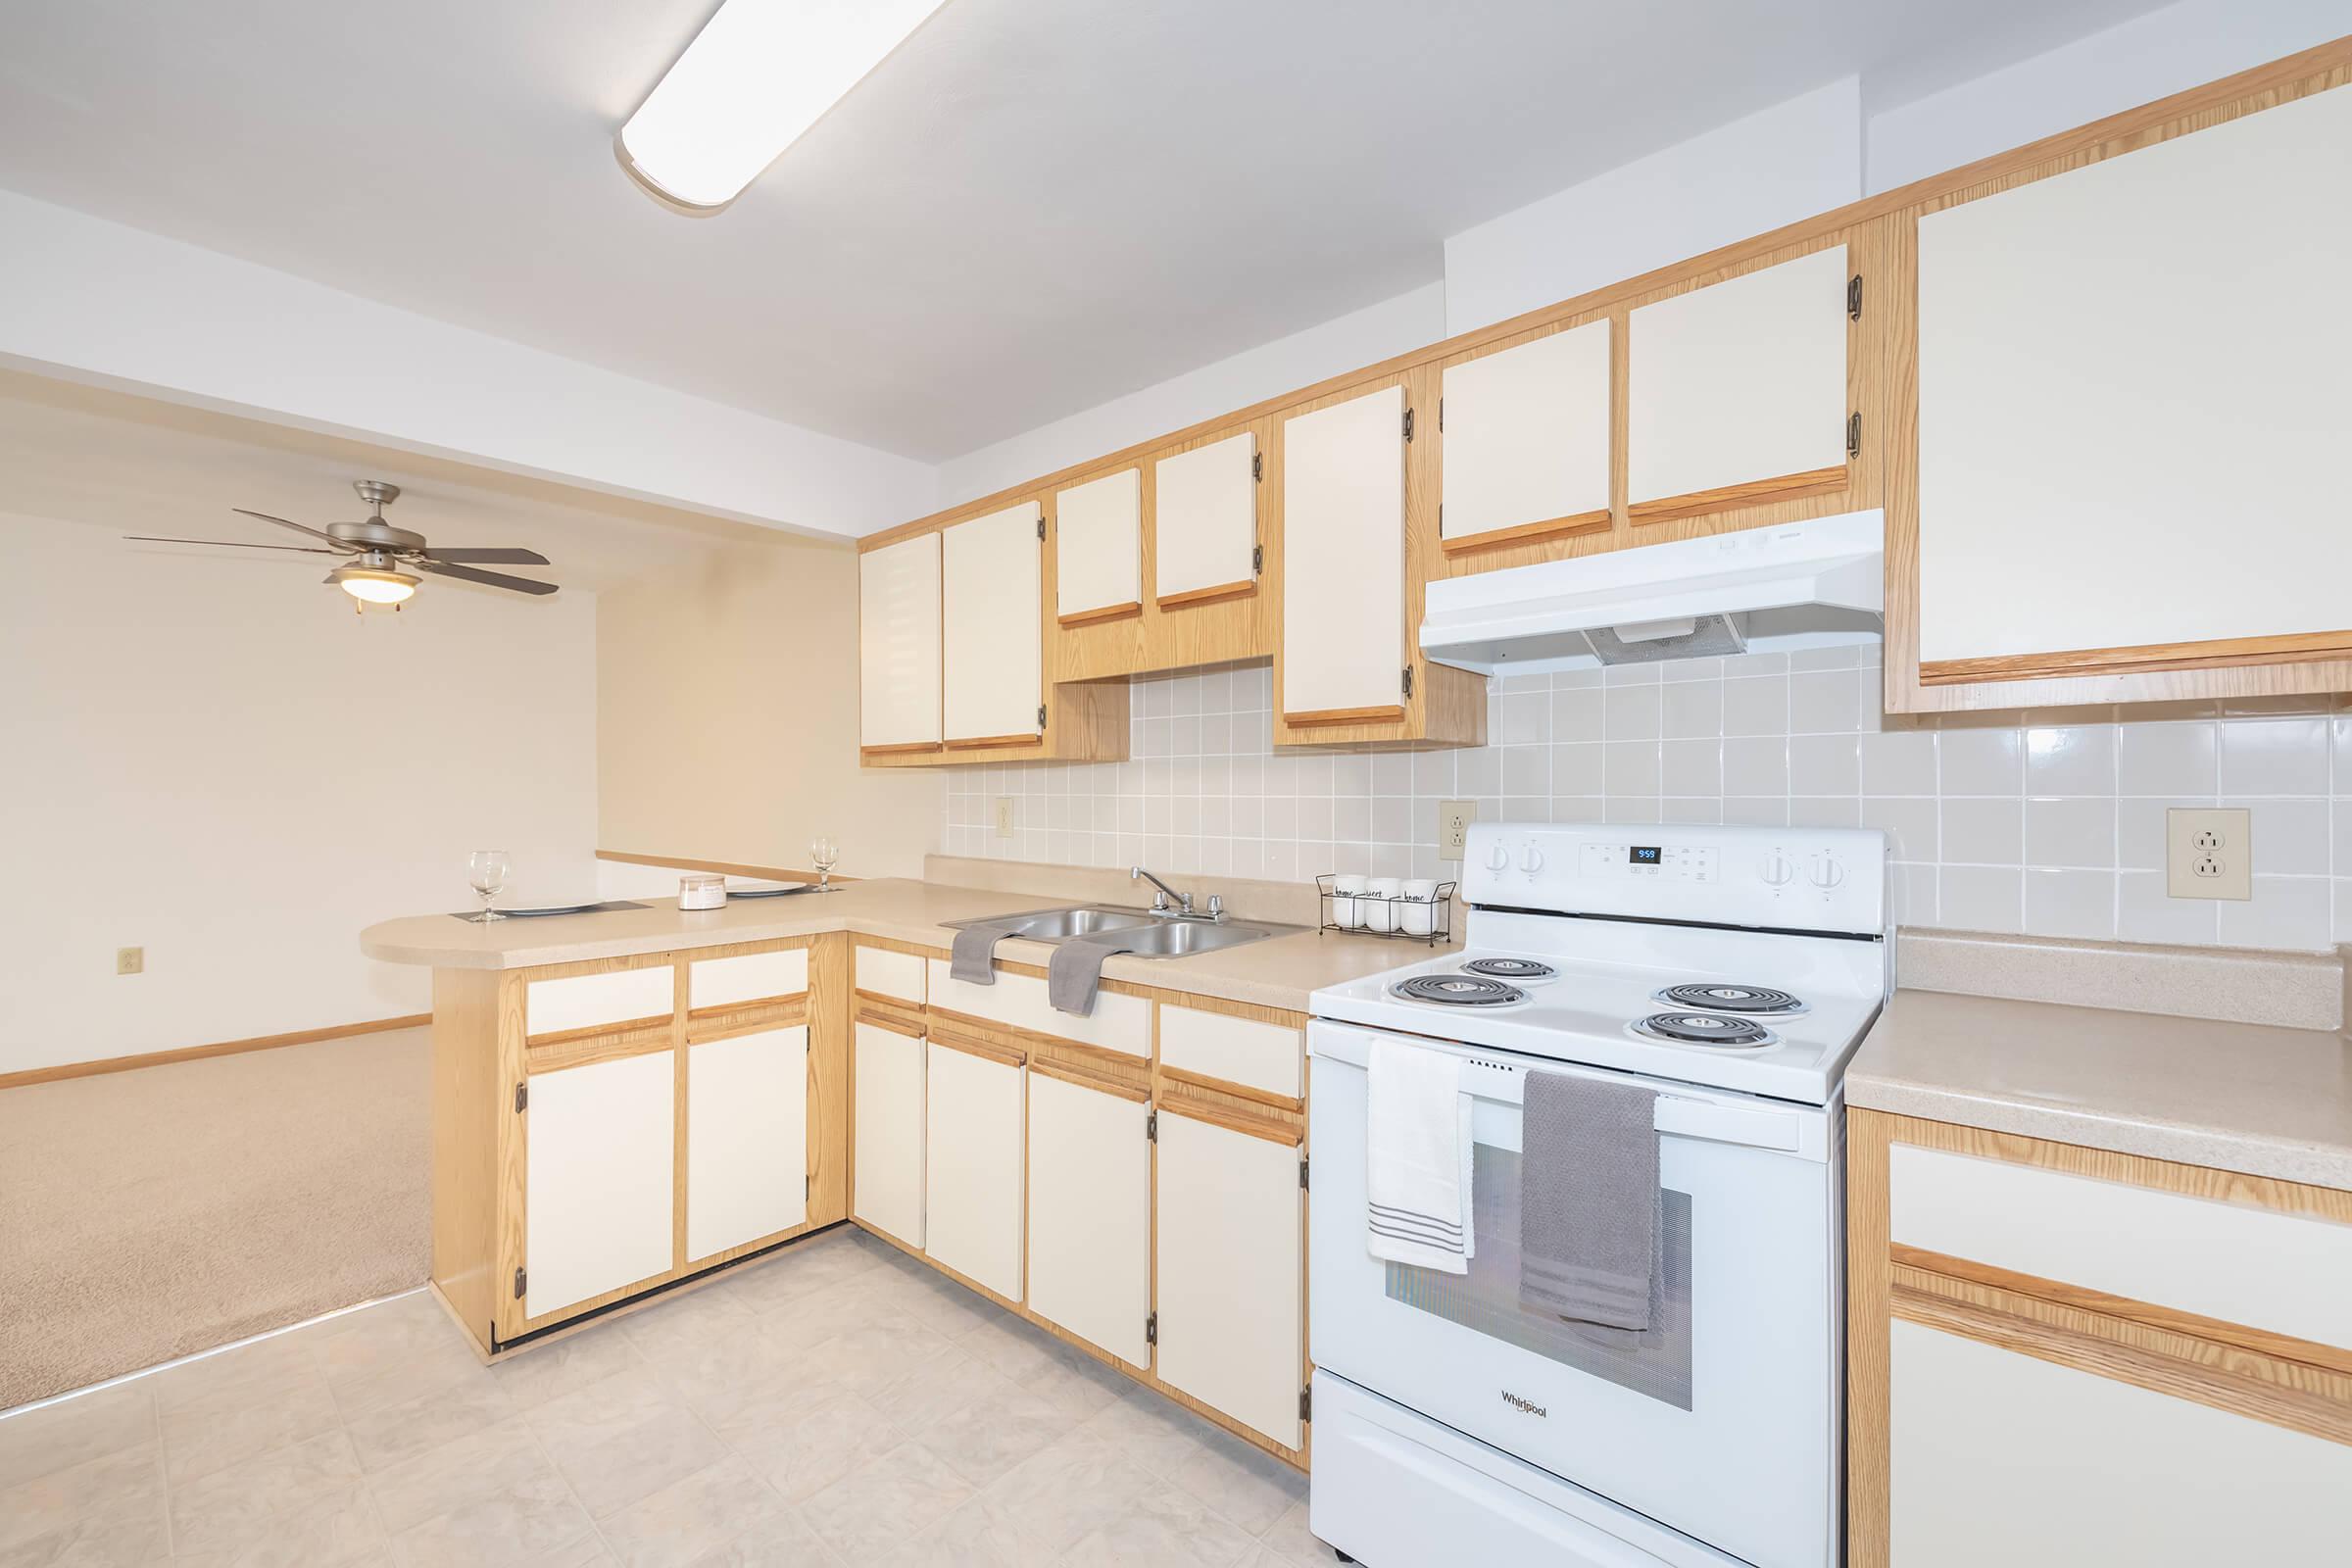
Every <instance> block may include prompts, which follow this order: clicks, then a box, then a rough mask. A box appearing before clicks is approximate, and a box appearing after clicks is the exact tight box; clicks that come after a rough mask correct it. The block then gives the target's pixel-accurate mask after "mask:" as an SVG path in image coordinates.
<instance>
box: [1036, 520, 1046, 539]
mask: <svg viewBox="0 0 2352 1568" xmlns="http://www.w3.org/2000/svg"><path fill="white" fill-rule="evenodd" d="M1037 537H1038V539H1039V540H1040V541H1041V542H1042V541H1043V540H1044V539H1045V537H1046V519H1045V518H1043V517H1040V518H1038V519H1037Z"/></svg>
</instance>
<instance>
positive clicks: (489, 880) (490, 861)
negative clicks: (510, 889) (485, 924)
mask: <svg viewBox="0 0 2352 1568" xmlns="http://www.w3.org/2000/svg"><path fill="white" fill-rule="evenodd" d="M466 881H468V882H470V883H472V884H473V891H474V893H475V895H476V896H478V897H479V898H480V899H481V901H482V912H481V913H479V914H469V915H467V916H466V919H468V920H472V921H474V922H476V923H477V924H478V923H479V922H481V921H484V920H504V919H505V918H506V916H505V915H503V914H501V913H499V912H498V911H497V910H496V909H493V908H492V907H490V901H491V900H493V899H495V898H497V897H498V890H499V889H500V888H503V887H505V886H506V885H507V852H506V851H504V850H476V851H474V852H473V853H472V854H471V855H468V856H467V857H466Z"/></svg>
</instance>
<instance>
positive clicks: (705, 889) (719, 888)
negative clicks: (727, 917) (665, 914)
mask: <svg viewBox="0 0 2352 1568" xmlns="http://www.w3.org/2000/svg"><path fill="white" fill-rule="evenodd" d="M726 902H727V879H726V878H725V877H723V876H716V875H713V874H712V873H711V872H709V871H689V872H687V873H686V874H685V875H684V876H682V877H680V878H678V907H679V908H681V909H715V908H718V907H721V906H723V905H724V904H725V903H726Z"/></svg>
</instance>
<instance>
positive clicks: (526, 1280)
mask: <svg viewBox="0 0 2352 1568" xmlns="http://www.w3.org/2000/svg"><path fill="white" fill-rule="evenodd" d="M530 1283H531V1277H530V1275H528V1274H526V1273H524V1272H523V1271H522V1270H521V1269H516V1270H515V1299H516V1300H517V1301H519V1300H521V1299H522V1297H523V1292H524V1291H525V1290H527V1289H528V1288H529V1286H530Z"/></svg>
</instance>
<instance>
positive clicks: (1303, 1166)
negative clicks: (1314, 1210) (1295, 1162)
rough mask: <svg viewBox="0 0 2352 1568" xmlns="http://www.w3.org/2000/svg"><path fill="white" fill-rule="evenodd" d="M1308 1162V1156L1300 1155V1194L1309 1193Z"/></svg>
mask: <svg viewBox="0 0 2352 1568" xmlns="http://www.w3.org/2000/svg"><path fill="white" fill-rule="evenodd" d="M1306 1161H1307V1156H1306V1155H1304V1154H1300V1155H1299V1191H1300V1192H1302V1193H1303V1192H1305V1191H1307V1186H1306Z"/></svg>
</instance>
